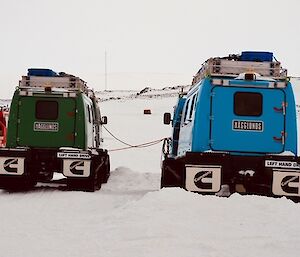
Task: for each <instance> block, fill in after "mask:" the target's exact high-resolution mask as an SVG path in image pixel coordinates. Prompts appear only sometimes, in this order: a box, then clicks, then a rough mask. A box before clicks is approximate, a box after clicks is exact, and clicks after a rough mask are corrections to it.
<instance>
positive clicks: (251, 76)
mask: <svg viewBox="0 0 300 257" xmlns="http://www.w3.org/2000/svg"><path fill="white" fill-rule="evenodd" d="M244 79H245V80H256V74H255V73H245V75H244Z"/></svg>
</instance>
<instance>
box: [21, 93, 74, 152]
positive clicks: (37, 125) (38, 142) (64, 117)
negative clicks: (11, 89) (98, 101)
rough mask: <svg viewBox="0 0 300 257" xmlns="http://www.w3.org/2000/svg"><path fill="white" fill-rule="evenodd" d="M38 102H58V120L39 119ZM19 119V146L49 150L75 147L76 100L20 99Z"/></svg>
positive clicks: (52, 98)
mask: <svg viewBox="0 0 300 257" xmlns="http://www.w3.org/2000/svg"><path fill="white" fill-rule="evenodd" d="M37 101H52V102H53V101H57V103H58V115H57V118H55V119H53V117H52V119H51V120H49V119H41V118H40V119H38V118H37V117H36V116H37V114H36V104H37ZM52 116H53V115H52ZM18 118H19V120H18V125H17V143H18V145H20V146H32V147H49V148H54V147H73V146H74V141H75V119H76V101H75V99H74V98H64V97H55V98H54V97H36V96H35V97H30V96H24V97H20V98H19V110H18Z"/></svg>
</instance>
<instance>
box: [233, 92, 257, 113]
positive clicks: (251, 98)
mask: <svg viewBox="0 0 300 257" xmlns="http://www.w3.org/2000/svg"><path fill="white" fill-rule="evenodd" d="M262 101H263V98H262V95H261V94H260V93H253V92H236V93H235V94H234V114H235V115H238V116H260V115H261V114H262Z"/></svg>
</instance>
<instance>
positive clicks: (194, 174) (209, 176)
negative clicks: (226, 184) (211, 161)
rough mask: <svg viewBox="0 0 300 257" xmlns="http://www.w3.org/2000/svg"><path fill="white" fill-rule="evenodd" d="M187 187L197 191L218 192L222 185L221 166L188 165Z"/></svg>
mask: <svg viewBox="0 0 300 257" xmlns="http://www.w3.org/2000/svg"><path fill="white" fill-rule="evenodd" d="M185 187H186V189H187V190H189V191H195V192H218V191H219V190H220V187H221V167H219V166H200V165H188V166H186V181H185Z"/></svg>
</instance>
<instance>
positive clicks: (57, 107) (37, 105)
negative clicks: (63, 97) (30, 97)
mask: <svg viewBox="0 0 300 257" xmlns="http://www.w3.org/2000/svg"><path fill="white" fill-rule="evenodd" d="M41 103H55V105H56V106H55V109H56V111H55V113H54V112H53V114H55V115H52V116H50V117H46V116H45V115H44V114H45V113H42V115H41V113H40V112H39V110H40V109H41V107H40V106H39V105H40V104H41ZM42 107H43V106H42ZM42 109H44V108H42ZM52 109H53V106H52V107H51V108H50V110H52ZM58 114H59V104H58V101H55V100H41V99H39V100H37V101H36V102H35V118H36V119H37V120H52V121H53V120H57V119H58Z"/></svg>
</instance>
